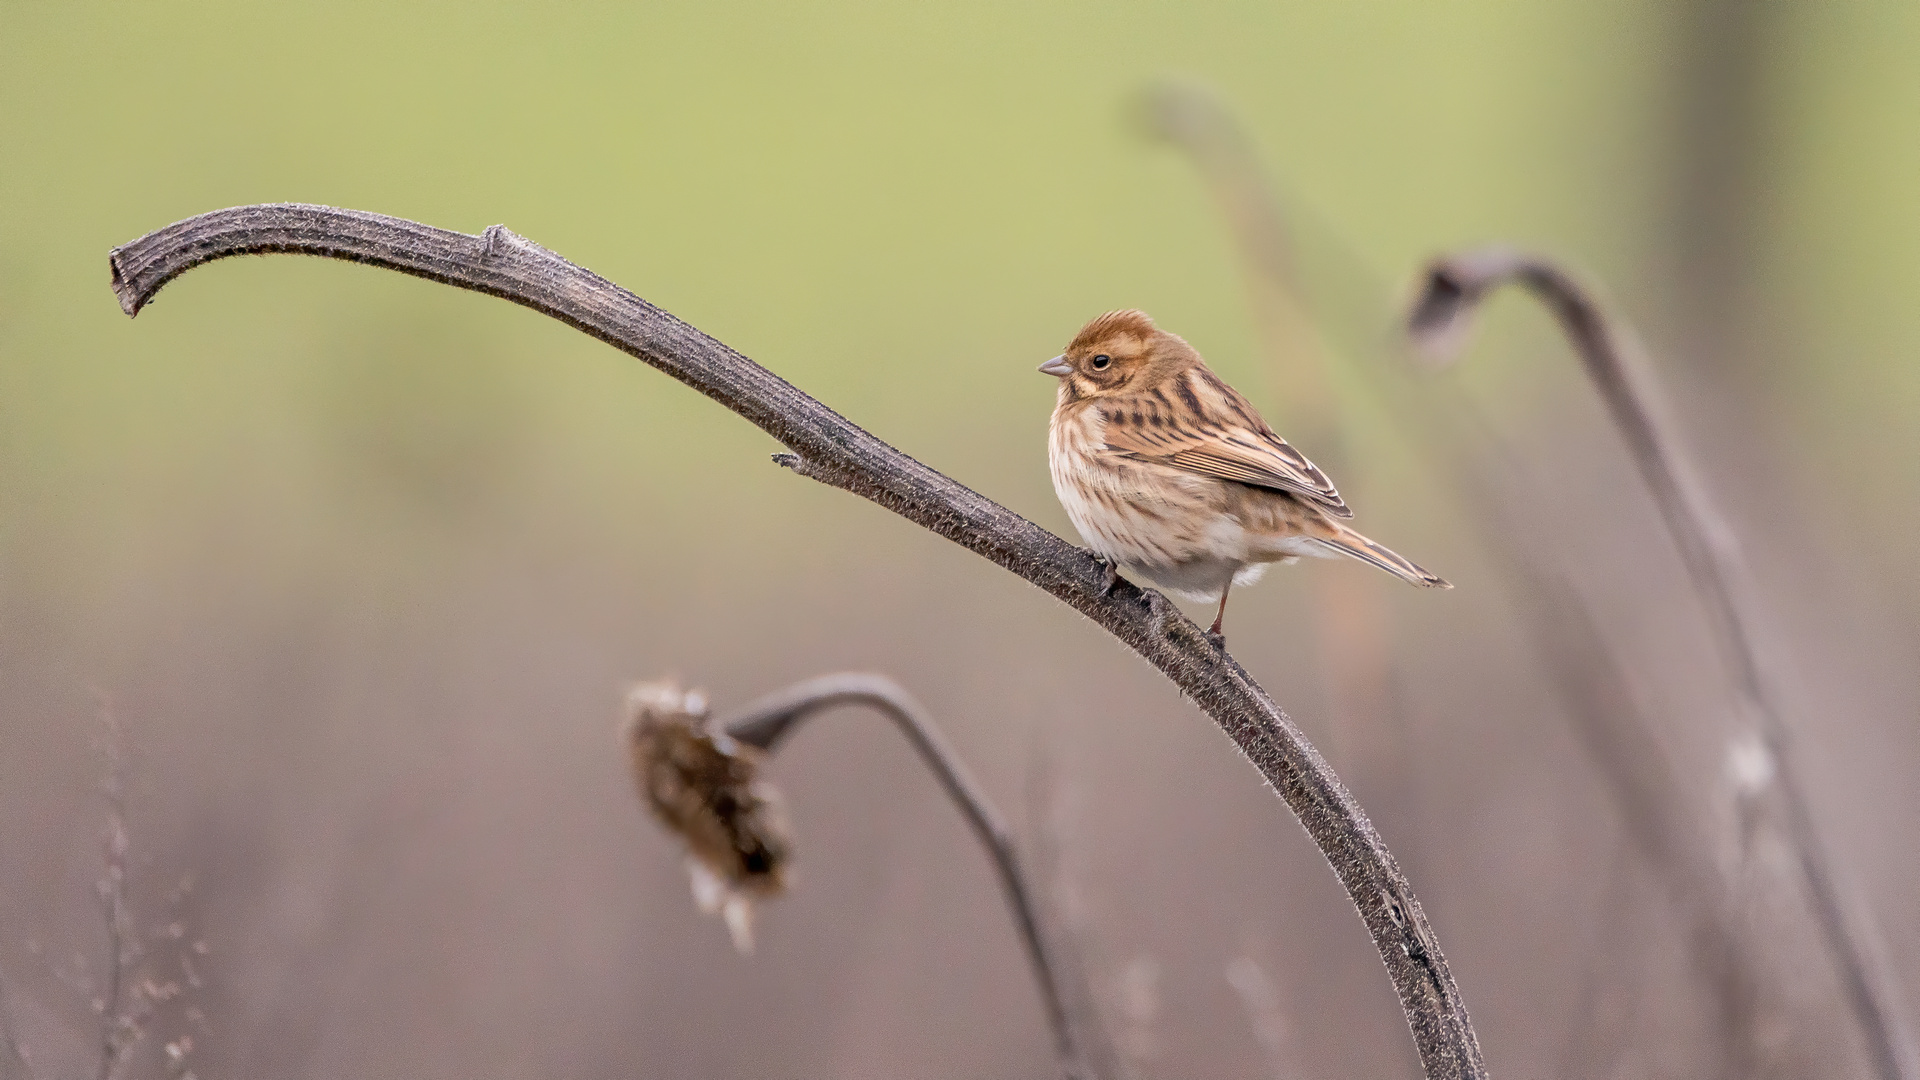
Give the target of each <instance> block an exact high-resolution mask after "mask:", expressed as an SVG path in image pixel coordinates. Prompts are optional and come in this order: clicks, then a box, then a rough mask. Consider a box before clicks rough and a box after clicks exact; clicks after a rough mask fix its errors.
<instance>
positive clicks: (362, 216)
mask: <svg viewBox="0 0 1920 1080" xmlns="http://www.w3.org/2000/svg"><path fill="white" fill-rule="evenodd" d="M273 252H286V253H295V254H305V255H322V256H326V257H329V258H336V259H345V260H347V261H350V262H363V263H370V264H372V265H375V266H382V267H385V268H387V269H390V270H398V271H400V272H402V273H407V274H414V275H416V276H419V277H425V278H431V279H433V280H435V281H440V282H445V283H447V284H450V285H457V286H459V287H461V288H465V289H473V290H475V291H477V292H484V293H488V294H491V295H494V296H500V297H504V298H506V299H509V300H512V301H513V302H515V303H517V304H522V305H525V306H526V307H530V308H532V309H534V310H536V311H539V312H543V313H545V314H547V315H551V316H553V317H554V318H556V319H559V320H560V321H562V322H564V323H567V324H568V325H570V326H573V327H575V328H577V329H579V330H582V331H584V332H586V333H588V334H591V335H593V336H594V337H596V338H599V339H600V340H602V341H605V342H607V343H608V344H610V345H613V346H614V347H616V348H618V349H621V350H623V351H625V352H627V353H630V354H632V355H633V356H636V357H638V358H639V359H641V360H643V361H645V362H646V363H648V364H651V365H653V366H654V367H656V368H659V369H660V370H662V371H664V372H666V373H667V374H669V375H672V376H673V377H674V378H676V379H679V380H680V381H682V382H684V383H686V384H687V385H689V386H691V387H693V388H694V389H696V390H699V391H700V392H701V393H704V394H706V395H707V396H708V397H711V398H713V399H714V400H715V401H718V402H719V403H720V404H722V405H724V406H726V407H727V408H728V409H731V410H733V411H734V412H736V413H738V414H740V415H741V416H742V417H745V418H746V419H747V420H749V421H751V422H752V423H753V424H755V425H756V426H758V427H759V428H761V429H762V430H764V431H766V432H767V433H768V434H769V435H771V436H773V437H774V438H775V439H777V440H779V441H780V442H781V443H782V444H784V445H785V446H786V447H787V448H788V449H789V450H791V451H792V453H790V454H783V455H779V458H778V459H779V460H780V462H781V463H782V464H784V465H787V466H788V467H790V468H792V469H794V470H795V471H796V472H800V473H802V474H804V475H806V476H810V477H812V478H813V479H815V480H819V481H820V482H822V483H826V484H830V485H832V486H834V487H838V488H842V489H844V490H846V491H849V492H852V493H853V494H856V495H859V496H861V497H862V498H865V499H869V500H871V501H873V502H875V503H877V504H879V505H881V506H883V507H885V508H887V509H889V510H892V511H893V512H894V513H897V514H899V515H900V516H902V517H904V518H906V519H908V520H909V521H912V522H914V523H916V524H918V525H921V526H923V527H925V528H927V529H930V530H932V531H933V532H935V533H938V534H939V535H941V536H944V537H946V538H947V539H949V540H952V541H953V542H954V543H956V544H959V545H960V546H962V547H964V548H966V549H968V550H970V551H973V552H975V553H977V554H979V555H982V556H984V557H986V558H987V559H990V560H992V561H993V562H995V563H998V564H999V565H1000V566H1002V567H1005V568H1006V569H1008V570H1011V571H1013V572H1014V573H1016V574H1018V575H1020V576H1021V577H1023V578H1025V579H1026V580H1027V581H1029V582H1032V583H1033V584H1034V585H1037V586H1039V587H1040V588H1041V589H1044V590H1045V591H1047V592H1049V593H1051V594H1053V595H1054V596H1055V597H1056V598H1058V599H1059V600H1061V601H1062V602H1064V603H1066V604H1068V605H1069V606H1071V607H1072V608H1074V609H1075V610H1076V611H1079V612H1080V613H1082V614H1084V615H1085V616H1087V617H1088V618H1089V619H1091V620H1093V621H1094V622H1095V623H1097V624H1099V625H1100V626H1101V627H1102V628H1103V629H1105V630H1106V631H1107V632H1109V633H1111V634H1113V635H1114V636H1115V637H1117V638H1119V639H1120V640H1121V641H1122V642H1124V643H1125V644H1126V645H1127V646H1128V647H1129V648H1131V649H1133V650H1134V651H1135V652H1137V653H1139V654H1140V655H1141V657H1143V658H1144V659H1146V660H1147V662H1148V663H1151V664H1152V665H1154V666H1155V667H1157V668H1159V669H1160V670H1161V671H1162V672H1164V673H1165V674H1166V676H1167V677H1168V678H1169V679H1171V680H1173V682H1174V683H1175V685H1177V686H1179V687H1180V689H1181V690H1182V691H1184V692H1185V693H1186V694H1187V696H1189V697H1190V698H1192V699H1193V701H1194V702H1195V703H1196V704H1198V705H1199V706H1200V707H1201V708H1202V709H1204V710H1205V711H1206V712H1207V714H1208V715H1209V716H1211V717H1212V718H1213V719H1214V721H1215V722H1216V723H1217V724H1219V725H1220V728H1221V730H1222V731H1224V732H1226V734H1227V737H1228V738H1229V739H1231V740H1232V741H1233V743H1234V745H1235V746H1236V747H1238V748H1239V749H1240V751H1241V752H1242V753H1244V754H1245V755H1246V756H1247V758H1248V759H1249V760H1250V761H1252V762H1253V764H1254V767H1255V768H1257V769H1259V770H1260V773H1261V775H1262V776H1264V777H1265V778H1266V779H1267V782H1268V783H1270V784H1272V785H1273V787H1274V789H1275V790H1276V791H1277V792H1279V794H1280V797H1281V798H1282V799H1284V800H1285V801H1286V803H1287V805H1288V806H1289V807H1290V808H1292V810H1293V812H1294V814H1295V815H1297V816H1298V817H1299V819H1300V823H1301V825H1302V826H1304V827H1305V828H1306V830H1307V834H1308V835H1309V836H1310V837H1311V838H1312V839H1313V841H1314V843H1315V844H1317V845H1318V846H1319V848H1320V851H1321V852H1322V853H1323V854H1324V855H1325V856H1326V858H1327V861H1328V862H1329V863H1330V864H1332V866H1333V870H1334V873H1335V874H1336V875H1338V877H1339V878H1340V882H1341V884H1342V885H1343V886H1345V888H1346V890H1347V895H1348V896H1349V897H1350V898H1351V899H1352V901H1353V904H1354V907H1355V909H1356V910H1357V911H1358V913H1359V915H1360V918H1361V920H1362V921H1363V922H1364V923H1365V924H1366V926H1367V930H1368V932H1369V933H1371V934H1372V936H1373V941H1374V945H1375V947H1376V948H1377V949H1378V950H1379V953H1380V957H1381V959H1382V960H1383V961H1384V962H1385V963H1386V966H1387V971H1388V973H1389V975H1391V977H1392V979H1393V983H1394V987H1395V989H1396V990H1397V991H1398V992H1399V995H1400V1003H1401V1006H1402V1008H1403V1009H1404V1010H1405V1012H1406V1016H1407V1021H1408V1023H1409V1025H1410V1026H1411V1027H1412V1030H1413V1037H1414V1043H1415V1045H1416V1046H1417V1048H1418V1050H1419V1053H1420V1059H1421V1063H1422V1065H1423V1067H1424V1068H1425V1070H1426V1074H1427V1076H1428V1077H1431V1078H1435V1080H1439V1078H1448V1080H1451V1078H1455V1077H1481V1076H1484V1075H1486V1068H1485V1065H1484V1064H1483V1063H1482V1061H1481V1055H1480V1044H1479V1041H1478V1039H1477V1038H1476V1037H1475V1035H1474V1032H1473V1027H1472V1025H1471V1023H1470V1021H1469V1019H1468V1016H1467V1009H1466V1005H1465V1003H1464V1002H1462V1001H1461V999H1460V992H1459V989H1458V987H1456V986H1455V984H1454V981H1453V975H1452V973H1451V972H1450V971H1449V970H1448V968H1447V963H1446V960H1445V958H1444V957H1442V956H1441V953H1440V949H1439V945H1438V944H1437V942H1436V941H1435V939H1434V936H1433V932H1432V930H1431V929H1430V928H1429V927H1428V925H1427V920H1426V916H1425V914H1424V913H1422V911H1421V909H1420V904H1419V901H1417V900H1416V899H1415V898H1414V895H1413V890H1412V888H1411V887H1410V886H1409V885H1408V883H1407V879H1406V876H1405V875H1404V874H1402V873H1401V872H1400V868H1399V866H1398V865H1397V864H1396V863H1395V862H1394V858H1393V855H1392V853H1391V852H1389V851H1388V850H1387V847H1386V845H1385V844H1384V843H1383V842H1382V841H1381V839H1380V835H1379V833H1378V832H1376V831H1375V830H1374V827H1373V823H1372V822H1370V821H1368V820H1367V816H1366V814H1364V813H1363V812H1362V811H1361V810H1360V807H1359V804H1357V803H1356V802H1354V799H1353V796H1352V795H1351V794H1349V793H1348V791H1347V789H1346V787H1345V786H1344V785H1342V784H1341V782H1340V779H1339V778H1338V777H1337V776H1335V775H1334V773H1333V770H1332V769H1331V768H1329V767H1328V765H1327V763H1326V761H1325V760H1324V759H1323V758H1321V756H1320V754H1319V752H1318V751H1316V750H1314V748H1313V746H1312V745H1311V744H1310V743H1308V742H1307V739H1306V737H1305V736H1304V735H1302V734H1301V732H1300V730H1299V728H1297V727H1295V726H1294V724H1293V721H1291V720H1290V719H1288V718H1287V715H1286V713H1284V712H1282V711H1281V709H1280V707H1279V706H1278V705H1276V704H1274V702H1273V699H1272V698H1270V697H1268V696H1267V692H1266V691H1265V690H1264V689H1262V688H1261V687H1260V685H1259V684H1258V683H1256V682H1254V681H1253V679H1251V678H1250V677H1248V675H1247V673H1246V671H1245V670H1244V669H1242V668H1241V667H1240V665H1239V664H1238V663H1236V662H1235V661H1234V660H1233V658H1232V657H1230V656H1227V655H1225V654H1223V653H1222V652H1221V650H1220V649H1218V648H1216V647H1215V646H1214V645H1213V643H1212V642H1210V641H1208V640H1207V637H1206V635H1205V634H1204V633H1203V632H1202V631H1201V629H1200V628H1199V627H1198V626H1196V625H1194V624H1193V622H1192V621H1191V620H1189V619H1188V618H1187V617H1186V616H1184V615H1182V614H1181V613H1180V611H1179V610H1178V609H1177V608H1175V607H1174V606H1173V605H1172V604H1171V603H1169V602H1168V601H1166V600H1165V599H1164V598H1163V597H1161V596H1160V595H1159V594H1158V593H1155V592H1152V591H1146V592H1143V591H1141V590H1140V589H1137V588H1135V587H1133V586H1132V585H1130V584H1128V583H1125V582H1121V583H1120V584H1119V585H1117V586H1116V587H1115V588H1113V589H1112V590H1111V592H1108V591H1106V590H1105V589H1104V574H1103V572H1102V568H1101V565H1100V564H1099V563H1097V562H1096V561H1095V560H1094V559H1093V557H1092V556H1091V555H1089V554H1088V553H1087V552H1085V551H1082V550H1080V549H1079V548H1076V547H1074V546H1073V545H1071V544H1068V543H1067V542H1065V541H1063V540H1061V539H1060V538H1059V537H1057V536H1054V535H1053V534H1052V533H1049V532H1047V531H1046V530H1045V529H1042V528H1040V527H1039V526H1038V525H1035V524H1034V523H1032V522H1030V521H1028V520H1026V519H1025V518H1023V517H1021V516H1020V515H1018V514H1016V513H1014V512H1013V511H1011V510H1008V509H1007V508H1006V507H1003V506H1001V505H999V504H998V503H995V502H994V501H992V500H991V499H988V498H985V497H984V496H982V495H980V494H978V493H976V492H974V491H972V490H970V489H968V488H966V487H965V486H963V485H961V484H959V483H956V482H954V481H953V480H950V479H948V478H947V477H946V476H943V475H941V474H940V473H938V472H935V471H934V470H932V469H930V468H928V467H926V466H925V465H922V464H920V463H919V462H918V461H915V460H914V459H912V458H910V457H908V456H906V455H905V454H902V453H901V452H899V451H898V450H895V449H894V448H893V447H891V446H888V445H887V444H886V443H884V442H881V441H880V440H879V439H877V438H875V437H874V436H873V435H871V434H869V433H868V432H866V431H865V430H863V429H861V428H860V427H858V426H856V425H854V424H852V423H850V422H849V421H847V420H846V419H845V418H844V417H842V416H840V415H839V414H838V413H835V412H834V411H833V410H831V409H829V408H827V407H826V406H825V405H822V404H821V403H820V402H818V401H815V400H814V399H813V398H811V397H808V396H807V395H806V394H803V393H801V392H800V391H799V390H797V389H795V388H794V387H793V386H792V385H791V384H789V383H787V382H786V381H785V380H783V379H781V378H780V377H778V376H776V375H774V374H773V373H772V372H770V371H768V370H766V369H765V368H763V367H761V366H760V365H758V364H756V363H754V362H753V361H751V360H748V359H747V358H746V357H744V356H742V355H740V354H739V353H737V352H734V351H733V350H732V349H729V348H727V347H726V346H725V345H722V344H721V343H720V342H718V341H715V340H714V339H713V338H711V337H708V336H707V335H705V334H703V333H701V332H700V331H698V330H696V329H694V328H693V327H691V326H688V325H687V324H686V323H683V322H681V321H680V320H679V319H676V318H674V317H673V316H672V315H669V314H667V313H666V312H664V311H661V310H660V309H659V308H656V307H654V306H653V305H651V304H649V303H647V302H646V301H645V300H642V299H640V298H639V297H638V296H635V295H634V294H632V293H630V292H628V291H626V290H625V289H622V288H620V287H619V286H617V285H615V284H613V283H612V282H610V281H607V280H606V279H605V278H601V277H599V276H597V275H595V274H593V273H590V272H589V271H587V270H584V269H582V268H580V267H578V266H575V265H573V264H572V263H569V262H567V261H566V260H565V259H562V258H560V257H559V256H558V255H555V254H554V253H553V252H551V251H548V250H547V249H545V248H543V247H540V246H539V245H537V244H533V243H531V242H529V241H527V240H524V239H522V238H520V237H518V236H515V235H514V234H513V233H511V232H509V231H507V229H506V228H505V227H503V226H498V225H496V226H494V227H492V228H490V229H488V230H486V232H485V233H484V234H483V235H480V236H469V235H465V234H462V233H456V232H448V231H446V230H443V229H435V228H431V227H429V226H426V225H421V224H419V223H417V222H412V221H405V220H401V219H398V218H390V217H383V216H380V215H377V214H368V213H362V212H359V211H352V210H337V209H333V208H331V207H324V206H304V205H296V204H278V205H264V206H246V207H236V208H233V209H230V210H218V211H214V212H213V213H209V214H203V215H201V216H199V217H195V218H189V219H187V220H186V221H182V222H179V223H176V224H174V225H170V226H168V227H167V228H164V229H161V230H159V231H158V232H154V233H150V234H148V235H147V236H144V237H141V238H140V239H138V240H135V241H133V242H132V243H129V244H127V245H125V246H124V247H120V248H116V249H114V251H113V253H112V255H111V263H112V268H113V286H114V291H115V292H116V293H117V294H118V295H119V297H120V305H121V307H122V308H124V309H125V310H126V311H127V312H128V313H129V314H133V313H137V312H138V311H139V310H140V309H141V308H142V307H143V306H145V304H146V303H147V302H148V301H149V300H150V299H152V297H153V295H154V293H155V292H157V291H158V290H159V289H160V287H161V286H162V285H164V284H166V283H167V282H168V281H170V280H172V279H173V278H175V277H177V276H179V275H180V274H182V273H184V272H186V271H187V270H190V269H192V268H193V267H195V266H198V265H200V264H202V263H205V262H211V261H212V260H215V259H220V258H224V257H226V256H229V255H257V254H266V253H273Z"/></svg>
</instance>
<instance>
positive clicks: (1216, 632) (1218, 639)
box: [1207, 578, 1233, 649]
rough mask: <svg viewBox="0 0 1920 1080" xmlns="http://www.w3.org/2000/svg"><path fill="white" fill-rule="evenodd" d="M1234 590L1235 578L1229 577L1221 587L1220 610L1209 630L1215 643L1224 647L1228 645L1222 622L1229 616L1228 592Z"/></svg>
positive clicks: (1214, 616) (1215, 614)
mask: <svg viewBox="0 0 1920 1080" xmlns="http://www.w3.org/2000/svg"><path fill="white" fill-rule="evenodd" d="M1232 591H1233V579H1232V578H1228V579H1227V583H1226V585H1225V586H1223V587H1222V588H1221V589H1220V610H1219V611H1216V612H1214V614H1213V625H1212V626H1211V627H1209V628H1208V630H1207V636H1208V637H1210V638H1212V639H1213V643H1214V644H1215V645H1218V646H1219V647H1221V648H1223V649H1224V648H1226V647H1227V635H1226V632H1225V631H1223V630H1221V629H1220V622H1221V620H1223V619H1225V618H1226V617H1227V594H1228V593H1230V592H1232Z"/></svg>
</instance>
